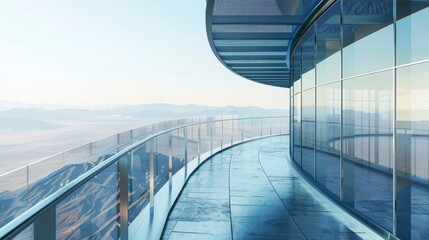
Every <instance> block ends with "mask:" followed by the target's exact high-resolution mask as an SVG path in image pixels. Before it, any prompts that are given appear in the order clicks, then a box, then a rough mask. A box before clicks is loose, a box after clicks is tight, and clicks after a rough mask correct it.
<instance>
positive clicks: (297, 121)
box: [293, 93, 301, 165]
mask: <svg viewBox="0 0 429 240" xmlns="http://www.w3.org/2000/svg"><path fill="white" fill-rule="evenodd" d="M293 102H294V108H293V113H294V115H293V132H294V135H293V137H294V139H293V144H294V150H293V160H294V161H295V162H296V163H297V164H299V165H301V94H300V93H299V94H297V95H295V96H294V100H293Z"/></svg>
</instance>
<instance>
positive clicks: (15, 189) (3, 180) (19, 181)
mask: <svg viewBox="0 0 429 240" xmlns="http://www.w3.org/2000/svg"><path fill="white" fill-rule="evenodd" d="M27 170H28V169H27V168H26V167H24V168H20V169H17V170H15V171H13V172H10V173H8V174H6V175H3V176H1V177H0V199H1V200H2V201H1V211H0V227H3V226H4V225H5V224H7V223H8V222H10V221H11V220H13V219H14V217H15V216H19V215H20V214H22V213H23V212H24V211H25V210H27V209H28V208H29V207H31V206H32V205H29V204H28V182H27V176H28V175H27Z"/></svg>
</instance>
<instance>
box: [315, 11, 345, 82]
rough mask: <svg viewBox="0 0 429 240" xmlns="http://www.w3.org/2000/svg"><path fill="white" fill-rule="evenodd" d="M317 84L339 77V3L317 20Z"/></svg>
mask: <svg viewBox="0 0 429 240" xmlns="http://www.w3.org/2000/svg"><path fill="white" fill-rule="evenodd" d="M316 34H317V43H316V44H317V55H316V63H317V68H316V70H317V85H320V84H323V83H327V82H331V81H335V80H339V79H341V71H340V70H341V68H340V66H341V65H340V64H341V52H340V50H341V36H340V7H339V3H336V4H335V5H334V6H332V7H331V8H330V9H329V10H328V11H327V12H326V13H325V14H324V15H323V16H322V17H321V18H320V19H319V20H318V21H317V32H316Z"/></svg>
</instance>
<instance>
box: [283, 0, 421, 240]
mask: <svg viewBox="0 0 429 240" xmlns="http://www.w3.org/2000/svg"><path fill="white" fill-rule="evenodd" d="M428 20H429V0H377V1H367V0H338V1H336V2H335V3H334V4H332V6H331V7H330V8H329V9H328V10H326V11H325V12H324V13H323V14H322V15H321V16H320V17H319V18H318V19H317V20H316V21H315V22H313V23H312V25H311V26H310V27H309V28H308V30H307V31H306V32H305V33H304V34H303V35H302V37H301V38H300V39H299V40H298V44H297V45H296V46H295V48H294V49H293V52H292V54H291V57H292V59H291V63H292V64H293V65H292V66H291V69H292V78H293V80H294V84H293V86H292V88H291V101H290V102H291V114H292V118H291V119H293V122H292V125H293V131H292V132H291V134H292V137H291V139H292V143H291V145H292V146H293V147H292V148H291V156H292V158H293V160H294V161H295V162H296V163H297V164H298V165H299V167H300V168H301V169H302V170H303V172H304V173H305V174H307V175H308V176H309V178H310V179H311V180H313V181H315V183H316V185H317V186H319V187H320V188H321V189H322V190H324V191H325V192H326V193H327V194H328V195H330V196H332V197H333V198H334V199H336V200H338V201H339V202H340V203H341V204H343V205H345V206H347V207H348V208H350V209H351V210H352V212H354V213H355V214H357V215H360V216H361V217H363V218H365V219H367V221H370V222H372V223H373V224H375V225H378V226H379V227H381V228H383V229H384V230H386V231H387V232H390V233H393V234H394V235H395V236H397V237H399V238H401V239H425V238H426V237H427V236H429V227H428V224H429V207H428V206H429V150H428V149H429V44H427V39H428V38H429V28H428V27H427V22H428ZM395 40H396V41H395ZM292 153H293V154H292ZM341 173H342V174H341Z"/></svg>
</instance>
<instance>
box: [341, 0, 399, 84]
mask: <svg viewBox="0 0 429 240" xmlns="http://www.w3.org/2000/svg"><path fill="white" fill-rule="evenodd" d="M392 6H393V5H392V1H391V0H379V1H367V0H344V15H343V34H344V35H343V36H344V49H343V57H344V59H343V66H344V77H349V76H353V75H357V74H362V73H366V72H371V71H375V70H380V69H383V68H387V67H392V66H393V50H394V47H393V26H392V20H393V15H392V12H393V10H392Z"/></svg>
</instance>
